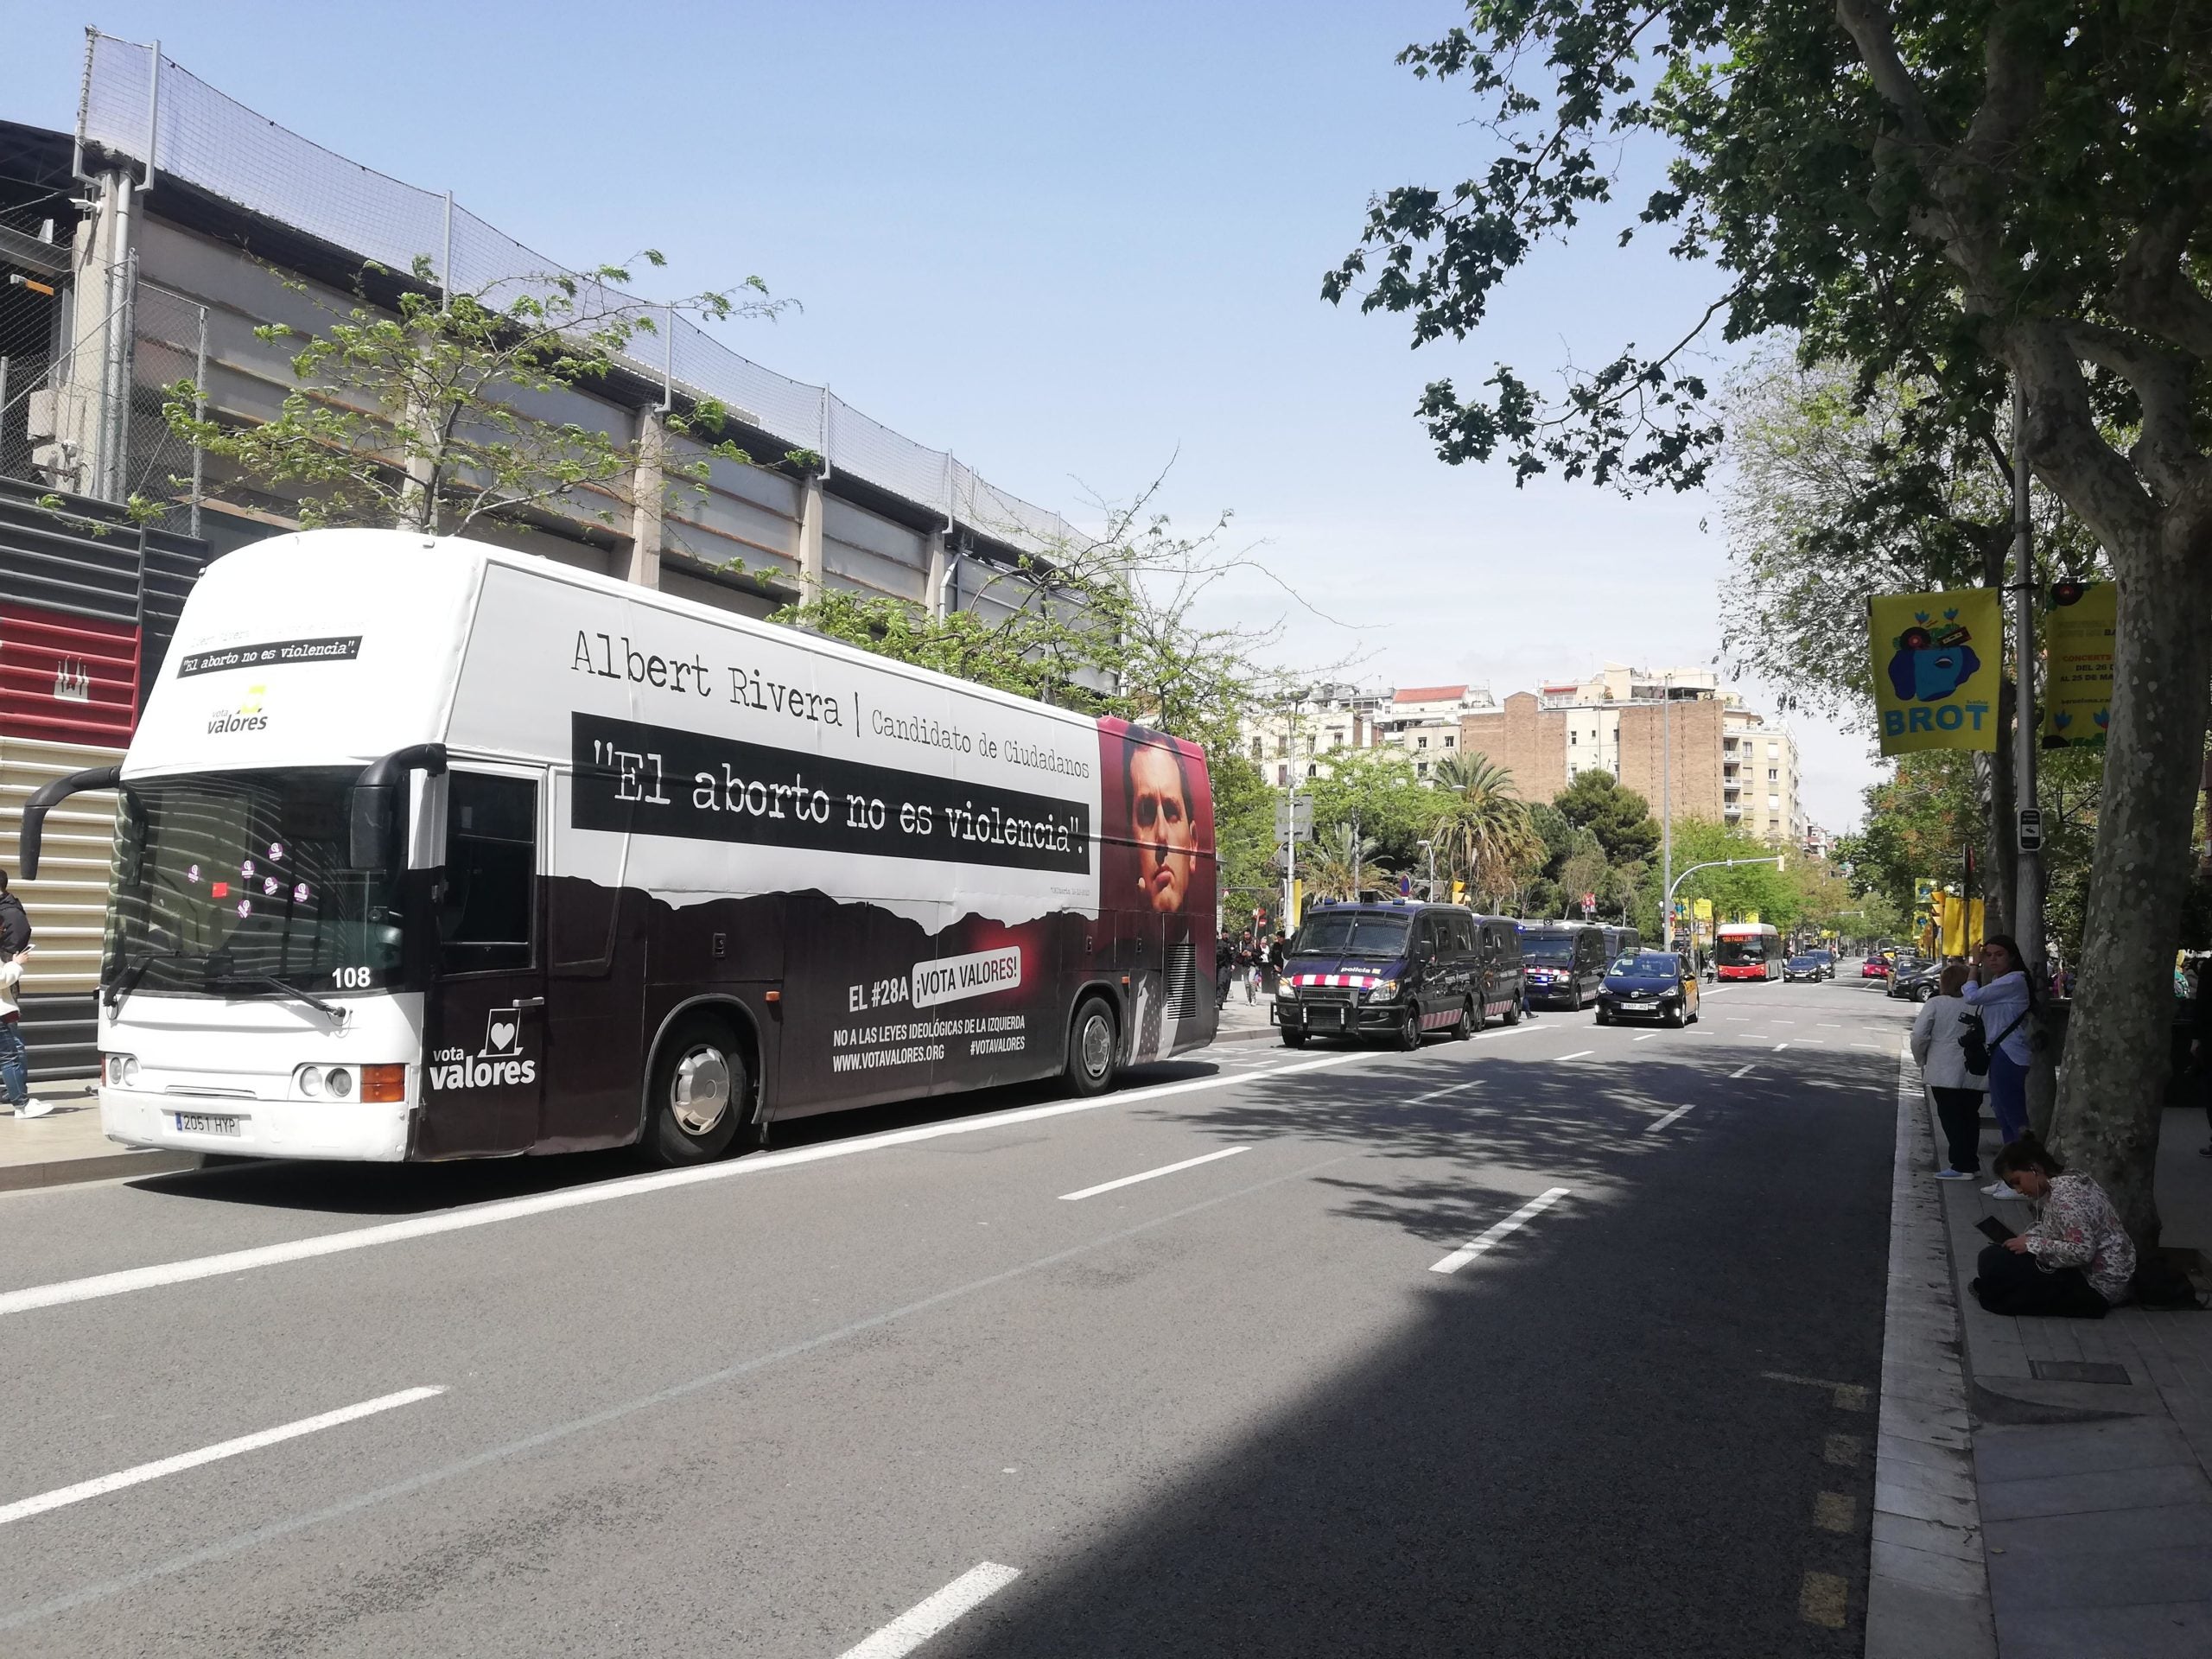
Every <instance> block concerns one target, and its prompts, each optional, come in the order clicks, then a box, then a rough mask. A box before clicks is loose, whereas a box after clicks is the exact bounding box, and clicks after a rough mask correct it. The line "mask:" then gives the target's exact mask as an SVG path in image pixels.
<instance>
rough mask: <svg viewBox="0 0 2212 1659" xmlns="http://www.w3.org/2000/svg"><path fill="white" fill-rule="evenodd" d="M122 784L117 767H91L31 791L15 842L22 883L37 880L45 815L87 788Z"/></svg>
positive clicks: (121, 776) (111, 787)
mask: <svg viewBox="0 0 2212 1659" xmlns="http://www.w3.org/2000/svg"><path fill="white" fill-rule="evenodd" d="M122 781H123V768H122V767H121V766H94V767H92V769H91V770H90V771H88V772H71V773H70V774H69V775H68V776H67V778H57V779H54V781H53V782H52V783H50V784H41V785H40V786H39V787H38V788H36V789H35V790H33V791H31V794H30V798H29V799H28V800H26V801H25V802H24V803H23V823H22V834H21V837H20V839H19V841H18V842H17V843H16V844H17V849H18V850H19V852H20V854H21V858H20V862H21V864H22V874H23V880H26V881H35V880H38V860H39V854H40V853H41V851H42V850H43V849H44V847H45V842H46V815H47V814H48V812H50V811H52V810H54V808H55V807H57V806H59V805H60V804H61V803H62V802H64V801H66V800H67V799H68V798H69V797H71V796H72V795H81V794H82V793H84V792H85V791H86V790H91V789H113V788H114V787H115V786H116V785H118V784H119V783H121V782H122Z"/></svg>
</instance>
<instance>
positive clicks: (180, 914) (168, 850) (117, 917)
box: [101, 766, 401, 996]
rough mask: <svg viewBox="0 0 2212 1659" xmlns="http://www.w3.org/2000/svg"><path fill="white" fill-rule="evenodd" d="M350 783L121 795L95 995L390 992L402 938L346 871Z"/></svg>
mask: <svg viewBox="0 0 2212 1659" xmlns="http://www.w3.org/2000/svg"><path fill="white" fill-rule="evenodd" d="M359 772H360V768H359V767H358V766H308V767H299V768H296V769H290V770H285V771H268V772H201V773H197V774H194V775H192V776H188V777H180V778H161V779H149V780H148V781H146V782H143V783H134V784H130V785H127V786H126V787H125V788H124V790H123V791H122V810H120V811H119V812H118V815H117V819H116V848H115V899H114V903H113V905H112V906H111V909H110V910H109V912H108V930H107V949H106V960H105V964H104V966H103V969H102V972H101V981H102V982H103V983H104V984H108V985H115V984H118V983H119V982H120V983H124V984H125V985H126V986H127V987H128V988H143V989H145V990H149V991H185V992H197V993H201V994H207V995H226V996H282V995H285V989H284V987H289V988H291V989H293V990H296V991H308V992H311V993H312V992H327V991H331V990H355V989H366V988H371V987H373V986H379V985H385V984H388V983H390V982H391V976H392V975H393V973H394V971H395V970H396V969H397V968H398V966H399V960H400V933H401V930H400V917H399V912H398V909H397V903H398V901H397V896H396V894H395V893H394V891H393V888H392V884H391V880H390V879H389V878H388V877H386V876H385V875H382V874H361V873H359V872H358V871H353V870H348V869H346V868H345V865H346V833H347V817H346V814H347V810H348V804H349V794H348V791H350V789H351V788H352V786H353V781H354V779H356V778H357V777H359ZM272 980H276V981H282V982H283V986H281V987H280V986H278V985H275V984H272V983H270V982H271V981H272Z"/></svg>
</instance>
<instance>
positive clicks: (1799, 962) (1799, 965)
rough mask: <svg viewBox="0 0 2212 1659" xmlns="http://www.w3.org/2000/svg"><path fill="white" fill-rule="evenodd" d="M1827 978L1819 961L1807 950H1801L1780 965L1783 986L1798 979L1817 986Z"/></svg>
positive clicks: (1825, 970)
mask: <svg viewBox="0 0 2212 1659" xmlns="http://www.w3.org/2000/svg"><path fill="white" fill-rule="evenodd" d="M1826 978H1827V969H1826V968H1825V967H1824V966H1823V964H1822V963H1821V959H1820V958H1819V957H1816V956H1815V955H1814V954H1813V953H1812V952H1811V951H1809V950H1801V951H1799V952H1798V953H1797V954H1796V956H1794V957H1790V958H1789V960H1788V961H1787V962H1785V963H1783V964H1782V980H1783V983H1784V984H1785V985H1786V984H1789V983H1790V982H1793V981H1796V980H1800V979H1802V980H1804V981H1806V982H1808V983H1809V984H1814V985H1817V984H1819V983H1820V982H1821V981H1822V980H1824V979H1826Z"/></svg>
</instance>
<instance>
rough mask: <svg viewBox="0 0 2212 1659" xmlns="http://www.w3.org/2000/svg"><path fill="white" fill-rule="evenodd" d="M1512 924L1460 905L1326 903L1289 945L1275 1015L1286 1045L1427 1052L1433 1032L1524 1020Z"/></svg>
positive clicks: (1470, 1030)
mask: <svg viewBox="0 0 2212 1659" xmlns="http://www.w3.org/2000/svg"><path fill="white" fill-rule="evenodd" d="M1520 969H1521V959H1520V951H1519V939H1518V938H1517V936H1516V935H1515V934H1514V932H1513V931H1512V924H1511V923H1510V922H1503V924H1502V925H1501V918H1497V917H1489V916H1477V915H1474V914H1473V913H1472V912H1469V911H1467V910H1466V909H1465V908H1463V907H1462V906H1458V905H1408V904H1405V903H1398V904H1387V905H1385V904H1357V905H1321V906H1315V907H1314V908H1313V909H1312V910H1310V911H1308V912H1306V925H1304V926H1303V927H1301V928H1300V929H1299V930H1298V937H1297V938H1294V939H1293V940H1292V941H1291V942H1290V951H1289V954H1288V956H1287V957H1286V959H1285V960H1284V963H1283V970H1282V978H1281V983H1280V984H1279V985H1278V986H1277V987H1276V988H1275V998H1274V1007H1273V1018H1274V1023H1275V1025H1276V1026H1277V1027H1279V1028H1280V1029H1281V1032H1282V1040H1283V1042H1284V1044H1285V1045H1286V1046H1288V1047H1291V1048H1303V1047H1304V1046H1306V1041H1307V1039H1309V1038H1313V1037H1369V1038H1382V1039H1386V1040H1388V1041H1389V1042H1393V1043H1395V1044H1396V1045H1397V1046H1399V1047H1401V1048H1408V1049H1411V1048H1418V1047H1420V1046H1421V1039H1422V1037H1423V1036H1425V1035H1427V1034H1428V1033H1432V1032H1433V1033H1439V1034H1444V1035H1449V1036H1453V1037H1471V1036H1473V1035H1474V1033H1477V1032H1478V1031H1480V1030H1481V1029H1482V1028H1483V1026H1484V1023H1485V1022H1487V1021H1488V1020H1491V1019H1492V1018H1497V1019H1501V1020H1504V1021H1505V1022H1506V1023H1507V1024H1508V1025H1511V1024H1514V1023H1515V1022H1516V1021H1517V1020H1519V1019H1520V1018H1521V976H1520Z"/></svg>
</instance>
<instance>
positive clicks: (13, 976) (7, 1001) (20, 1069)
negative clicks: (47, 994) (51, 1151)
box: [0, 945, 54, 1117]
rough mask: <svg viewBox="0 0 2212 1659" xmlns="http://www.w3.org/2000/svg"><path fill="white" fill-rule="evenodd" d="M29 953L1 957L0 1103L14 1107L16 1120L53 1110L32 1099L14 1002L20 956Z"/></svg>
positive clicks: (19, 983) (19, 982)
mask: <svg viewBox="0 0 2212 1659" xmlns="http://www.w3.org/2000/svg"><path fill="white" fill-rule="evenodd" d="M29 951H30V947H29V945H25V946H24V947H23V949H22V951H21V952H19V953H17V954H16V955H14V956H9V957H0V1101H4V1102H5V1103H7V1104H8V1105H10V1106H12V1107H14V1108H15V1109H16V1116H17V1117H44V1116H46V1115H47V1114H48V1112H50V1111H52V1110H53V1109H54V1107H53V1105H52V1104H51V1103H48V1102H47V1101H43V1100H33V1099H32V1098H31V1090H30V1078H29V1072H28V1071H27V1070H26V1062H27V1060H28V1058H29V1057H28V1055H27V1054H26V1053H25V1052H24V1049H23V1033H22V1021H21V1013H22V1011H21V1009H20V1008H19V1007H17V1005H16V993H17V991H18V990H19V989H20V988H22V979H23V957H25V956H27V955H29Z"/></svg>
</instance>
